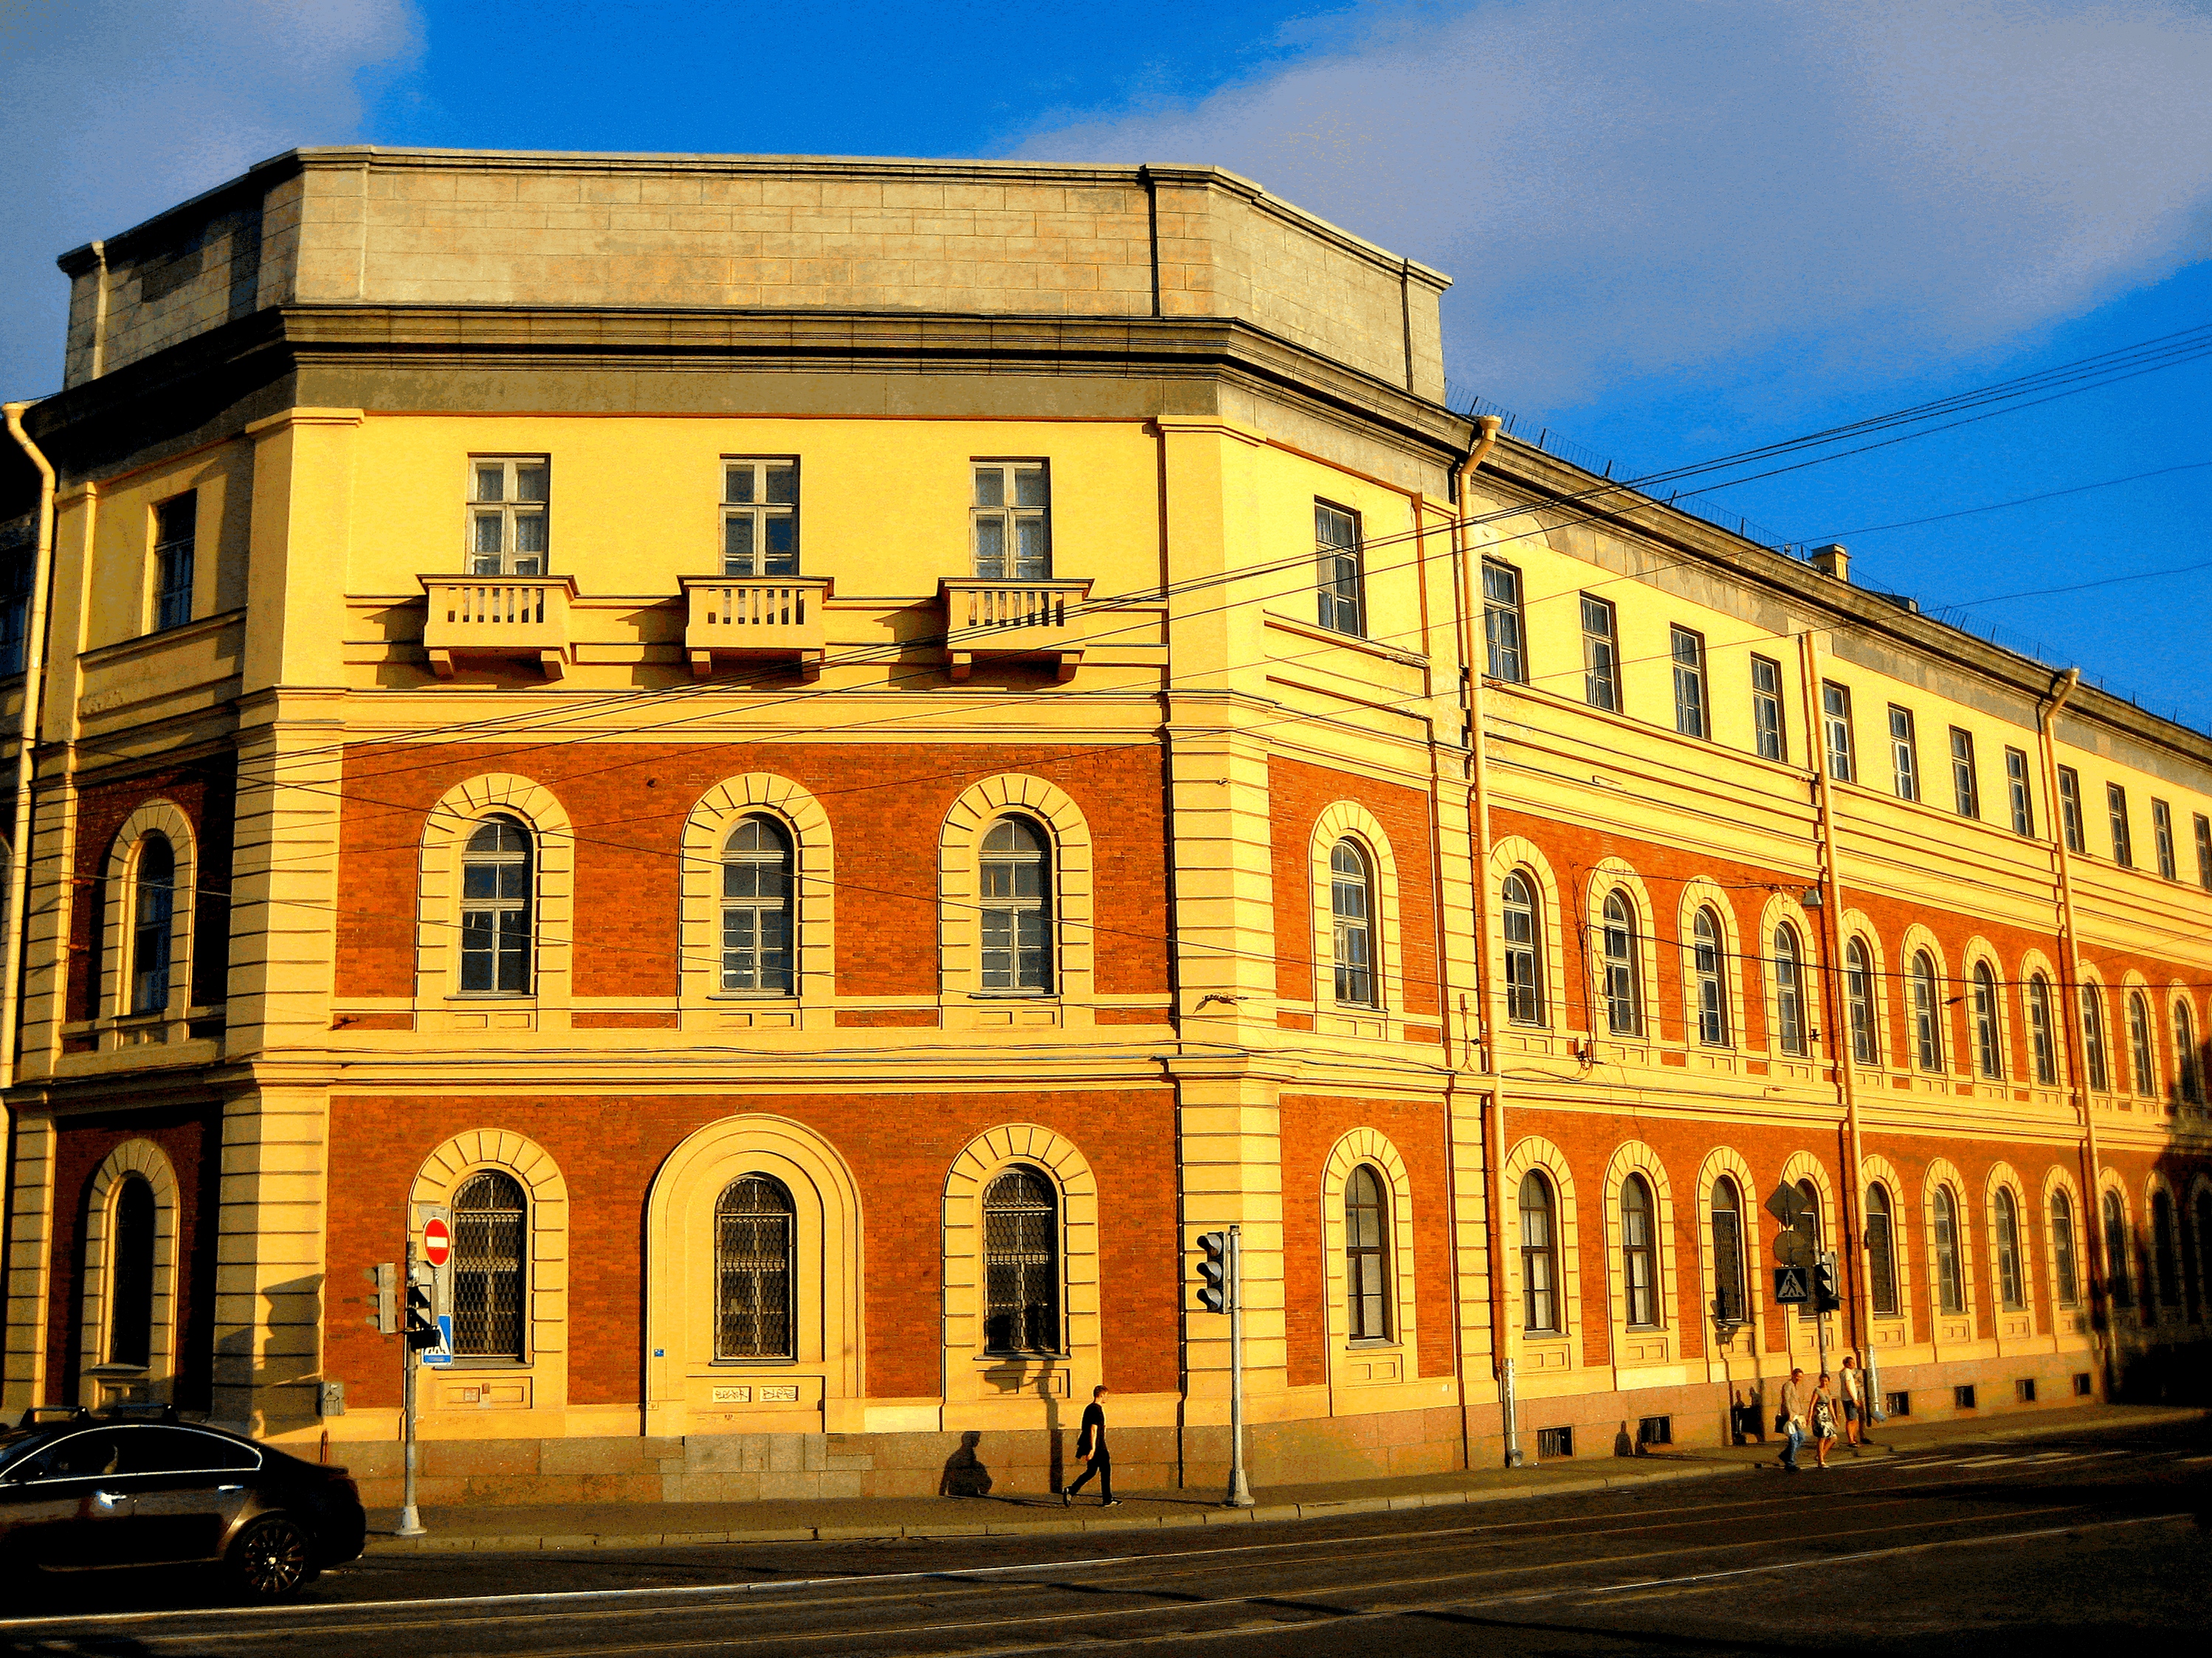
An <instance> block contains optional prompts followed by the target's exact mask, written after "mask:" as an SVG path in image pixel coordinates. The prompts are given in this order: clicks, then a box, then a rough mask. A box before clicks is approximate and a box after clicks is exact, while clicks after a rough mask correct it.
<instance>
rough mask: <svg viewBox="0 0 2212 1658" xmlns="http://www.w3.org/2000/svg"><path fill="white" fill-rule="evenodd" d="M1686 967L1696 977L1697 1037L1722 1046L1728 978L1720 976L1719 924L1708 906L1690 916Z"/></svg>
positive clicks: (1710, 1045) (1725, 1035) (1726, 1036)
mask: <svg viewBox="0 0 2212 1658" xmlns="http://www.w3.org/2000/svg"><path fill="white" fill-rule="evenodd" d="M1690 971H1691V976H1692V978H1693V979H1695V980H1696V981H1697V989H1698V1040H1699V1042H1703V1043H1704V1044H1705V1046H1706V1047H1707V1048H1726V1047H1727V1046H1728V1045H1729V1006H1728V981H1726V980H1724V979H1723V978H1722V976H1721V924H1720V922H1719V921H1718V920H1716V919H1715V918H1714V916H1713V913H1712V911H1711V910H1710V909H1700V910H1699V912H1698V913H1697V914H1695V915H1694V916H1692V917H1691V919H1690Z"/></svg>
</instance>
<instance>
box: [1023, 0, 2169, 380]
mask: <svg viewBox="0 0 2212 1658" xmlns="http://www.w3.org/2000/svg"><path fill="white" fill-rule="evenodd" d="M1435 16H1436V13H1435V12H1434V11H1433V10H1431V11H1427V12H1425V13H1424V17H1425V18H1426V19H1429V20H1433V19H1434V18H1435ZM2207 88H2212V11H2209V10H2208V9H2207V7H2206V6H2205V5H2204V4H2203V3H2202V0H2144V3H2135V4H2103V5H2091V4H2080V3H2069V0H1852V3H1834V0H1806V3H1782V0H1645V3H1644V4H1642V5H1638V6H1634V7H1630V6H1624V5H1620V4H1618V3H1609V0H1488V3H1476V4H1471V5H1468V6H1467V7H1466V8H1465V9H1463V10H1462V11H1460V12H1459V13H1458V14H1457V15H1452V16H1449V17H1448V18H1447V19H1446V20H1445V21H1441V22H1436V21H1426V22H1423V21H1417V20H1415V19H1413V18H1411V17H1409V16H1408V15H1405V14H1402V13H1401V14H1396V15H1391V14H1388V13H1384V14H1381V15H1378V16H1377V18H1376V21H1375V23H1374V24H1373V26H1372V27H1371V28H1370V32H1369V33H1367V35H1366V36H1365V37H1364V39H1361V40H1359V41H1358V42H1357V43H1356V44H1355V45H1353V46H1350V47H1347V48H1344V49H1341V50H1339V51H1336V52H1331V53H1328V55H1323V56H1318V57H1314V58H1308V59H1306V60H1304V61H1302V62H1299V63H1297V64H1293V65H1291V66H1289V67H1287V68H1283V69H1280V70H1276V71H1274V72H1273V73H1271V74H1269V75H1268V76H1266V77H1264V78H1262V79H1260V80H1257V81H1255V82H1251V83H1249V84H1246V85H1243V86H1238V87H1234V88H1229V89H1226V90H1224V91H1222V92H1219V93H1217V94H1213V95H1212V96H1211V97H1208V98H1206V100H1203V101H1200V102H1199V103H1197V104H1195V105H1194V106H1189V107H1187V108H1183V109H1178V110H1172V111H1167V112H1146V113H1141V114H1134V115H1125V116H1119V117H1114V116H1105V117H1096V118H1091V119H1088V120H1084V121H1081V122H1079V123H1075V124H1072V125H1060V126H1057V127H1055V128H1054V129H1052V130H1049V131H1037V132H1035V133H1033V134H1032V135H1030V137H1028V138H1026V139H1025V140H1024V141H1023V142H1022V143H1021V145H1020V147H1019V149H1020V153H1021V154H1024V155H1031V156H1036V157H1056V158H1062V159H1096V160H1109V159H1110V160H1116V161H1147V160H1149V161H1176V162H1212V163H1217V164H1218V165H1221V166H1225V167H1231V168H1233V169H1234V170H1236V171H1237V172H1239V173H1246V174H1248V175H1249V176H1251V177H1253V178H1255V179H1258V180H1260V181H1261V183H1263V184H1265V185H1267V186H1268V187H1269V188H1270V189H1272V190H1274V191H1277V192H1278V193H1279V194H1281V195H1283V196H1285V197H1288V198H1289V199H1291V200H1292V201H1294V202H1297V203H1300V204H1301V205H1303V206H1304V207H1306V208H1308V209H1310V210H1312V211H1314V212H1316V213H1319V214H1321V215H1322V216H1324V217H1327V218H1329V219H1332V220H1334V221H1336V222H1339V223H1340V224H1343V225H1344V226H1346V228H1350V229H1352V230H1355V231H1357V232H1358V233H1360V234H1364V235H1366V236H1369V237H1370V238H1372V239H1373V240H1376V241H1380V242H1382V243H1383V244H1384V245H1386V246H1390V247H1392V248H1393V249H1395V250H1396V251H1399V252H1406V253H1409V254H1412V255H1413V256H1414V257H1416V258H1424V259H1427V260H1429V261H1431V262H1432V263H1434V264H1438V265H1440V266H1441V267H1443V269H1444V270H1449V271H1450V272H1452V273H1453V274H1454V275H1455V276H1456V277H1457V278H1458V280H1459V287H1458V288H1456V289H1455V292H1454V294H1453V295H1449V296H1448V298H1447V301H1446V305H1447V313H1446V314H1447V319H1448V322H1447V326H1448V329H1449V333H1450V336H1451V338H1450V362H1451V372H1452V375H1453V380H1454V383H1455V386H1471V387H1474V388H1475V389H1479V390H1480V391H1482V392H1485V393H1486V395H1490V396H1493V397H1497V398H1500V399H1501V400H1506V401H1511V400H1513V399H1516V398H1520V399H1525V400H1527V401H1528V402H1531V403H1534V404H1546V405H1551V406H1557V405H1559V404H1562V403H1568V402H1573V401H1576V400H1578V399H1580V398H1586V397H1588V396H1590V395H1592V394H1593V393H1594V392H1596V391H1597V390H1598V389H1599V388H1600V387H1601V386H1603V385H1604V384H1605V383H1607V381H1613V380H1620V379H1624V378H1632V377H1634V376H1638V375H1642V374H1664V373H1667V372H1669V371H1674V370H1680V369H1684V368H1692V367H1708V368H1711V367H1717V366H1720V365H1723V364H1726V363H1728V362H1730V361H1741V359H1744V358H1746V357H1748V356H1750V355H1754V354H1756V353H1759V352H1760V351H1763V350H1767V349H1771V348H1773V347H1775V346H1777V345H1778V344H1785V345H1788V346H1789V347H1790V349H1793V350H1796V349H1802V351H1803V353H1804V355H1805V357H1806V360H1807V361H1808V364H1813V363H1817V362H1818V361H1820V360H1822V359H1824V358H1835V359H1843V358H1848V359H1850V360H1853V361H1857V362H1860V363H1864V362H1866V361H1868V360H1869V359H1873V360H1875V361H1879V362H1881V363H1882V364H1883V365H1885V366H1887V367H1897V366H1899V365H1902V364H1905V363H1908V362H1912V361H1924V360H1929V359H1933V358H1940V357H1942V356H1945V355H1951V354H1954V353H1958V352H1962V351H1972V350H1974V349H1980V348H1983V347H1986V346H1990V345H1992V344H1996V343H2002V342H2004V341H2007V340H2009V339H2012V338H2014V337H2018V336H2019V335H2021V334H2022V333H2023V332H2026V331H2032V330H2033V329H2035V328H2037V327H2039V326H2040V325H2045V324H2047V323H2050V322H2052V321H2055V320H2057V319H2062V318H2064V317H2069V316H2072V315H2076V314H2079V313H2081V311H2083V310H2085V309H2087V308H2088V307H2091V306H2093V305H2094V304H2096V303H2097V302H2099V301H2101V300H2104V299H2106V298H2109V297H2111V296H2112V295H2115V294H2117V293H2118V292H2121V291H2123V290H2124V289H2125V288H2129V287H2130V286H2133V285H2135V284H2137V283H2141V282H2148V281H2152V280H2155V279H2156V278H2158V277H2160V276H2165V275H2167V274H2170V273H2171V272H2172V271H2173V270H2176V269H2178V268H2179V266H2181V265H2183V264H2187V263H2189V262H2191V260H2194V259H2198V258H2204V257H2205V256H2206V255H2207V253H2208V252H2212V235H2209V234H2208V232H2209V231H2212V97H2208V95H2207Z"/></svg>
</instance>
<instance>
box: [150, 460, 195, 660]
mask: <svg viewBox="0 0 2212 1658" xmlns="http://www.w3.org/2000/svg"><path fill="white" fill-rule="evenodd" d="M198 539H199V492H198V491H197V490H196V489H188V490H186V491H185V493H184V494H183V495H178V496H176V497H175V498H174V499H173V500H170V501H163V502H162V503H161V505H160V506H159V507H155V509H154V625H155V628H157V629H160V628H180V627H182V626H183V625H184V624H185V623H187V622H190V621H191V619H192V561H193V550H194V548H195V547H196V546H197V543H198Z"/></svg>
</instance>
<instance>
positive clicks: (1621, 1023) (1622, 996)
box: [1603, 892, 1644, 1036]
mask: <svg viewBox="0 0 2212 1658" xmlns="http://www.w3.org/2000/svg"><path fill="white" fill-rule="evenodd" d="M1603 944H1604V951H1605V961H1604V969H1605V1023H1606V1029H1607V1030H1608V1031H1610V1032H1611V1033H1612V1034H1613V1035H1616V1036H1641V1035H1643V1034H1644V986H1643V983H1642V980H1641V972H1642V969H1641V968H1640V967H1639V965H1638V961H1637V943H1636V907H1635V906H1634V905H1633V904H1632V903H1630V902H1629V901H1628V899H1627V897H1626V895H1624V894H1621V893H1619V892H1610V893H1607V895H1606V899H1605V927H1604V932H1603Z"/></svg>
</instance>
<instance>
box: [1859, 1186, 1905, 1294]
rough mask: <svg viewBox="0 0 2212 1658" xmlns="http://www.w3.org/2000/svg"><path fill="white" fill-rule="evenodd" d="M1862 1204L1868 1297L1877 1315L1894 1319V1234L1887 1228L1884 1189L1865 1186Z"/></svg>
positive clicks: (1888, 1225)
mask: <svg viewBox="0 0 2212 1658" xmlns="http://www.w3.org/2000/svg"><path fill="white" fill-rule="evenodd" d="M1866 1206H1867V1212H1866V1252H1867V1295H1868V1298H1869V1300H1870V1301H1872V1302H1873V1303H1874V1310H1875V1314H1876V1315H1878V1316H1880V1317H1882V1318H1894V1317H1895V1316H1896V1315H1897V1237H1896V1235H1895V1234H1894V1233H1893V1231H1892V1230H1890V1229H1891V1221H1890V1207H1889V1192H1888V1190H1887V1187H1881V1186H1869V1187H1867V1204H1866Z"/></svg>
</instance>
